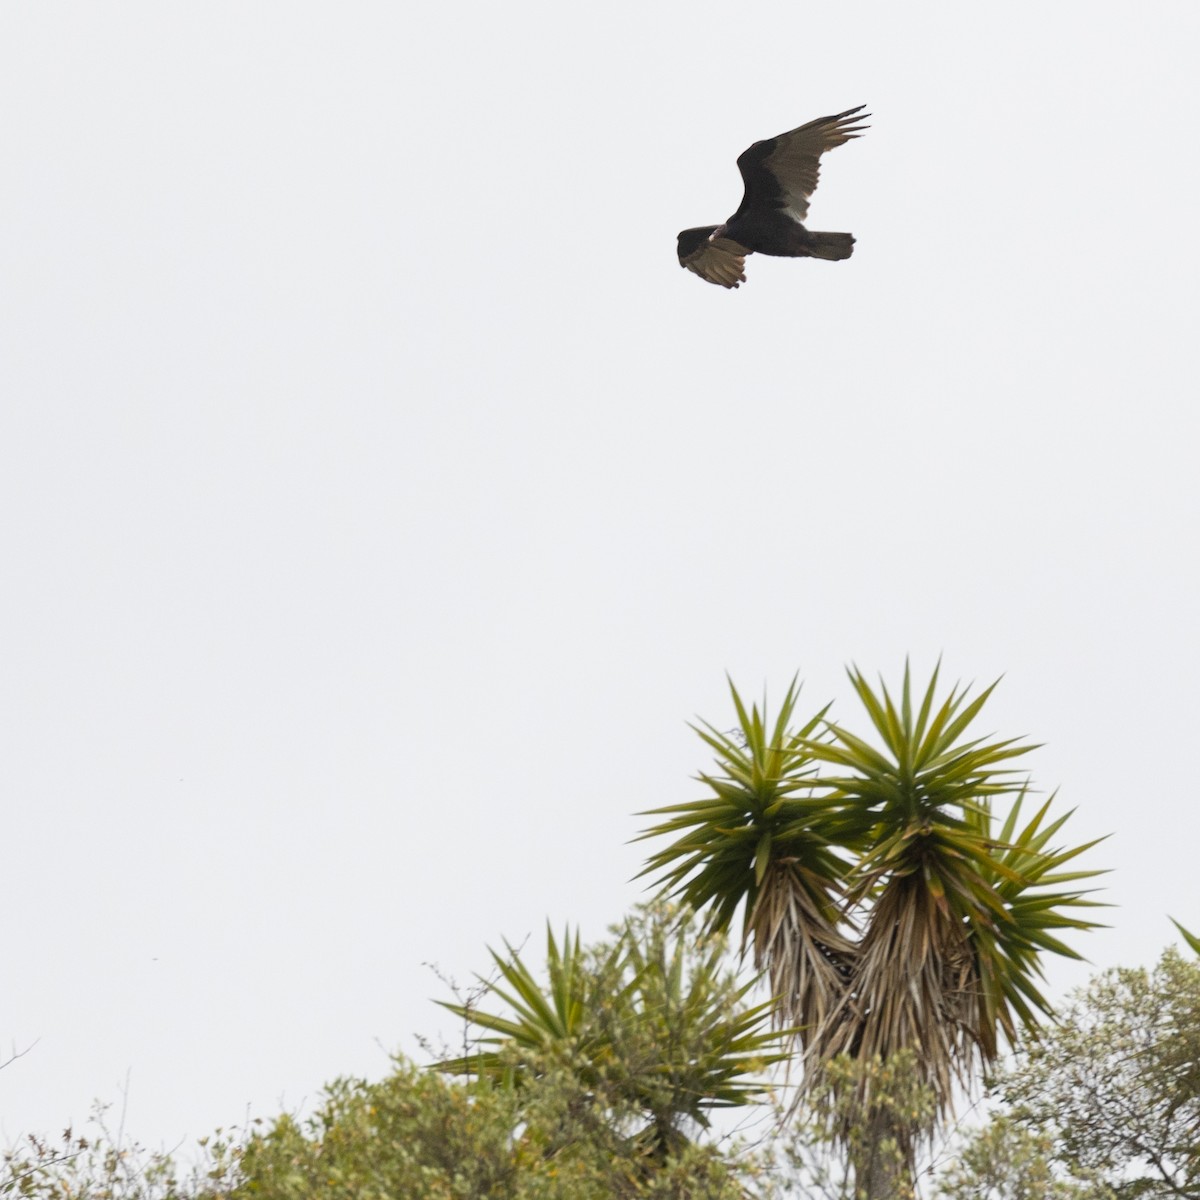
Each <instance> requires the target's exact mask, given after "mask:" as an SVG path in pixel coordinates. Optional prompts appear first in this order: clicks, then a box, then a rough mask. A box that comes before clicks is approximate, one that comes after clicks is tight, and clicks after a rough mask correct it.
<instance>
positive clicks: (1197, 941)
mask: <svg viewBox="0 0 1200 1200" xmlns="http://www.w3.org/2000/svg"><path fill="white" fill-rule="evenodd" d="M1171 924H1172V925H1174V926H1175V928H1176V929H1178V930H1179V932H1180V933H1181V934H1183V940H1184V941H1185V942H1187V944H1188V945H1189V946H1191V948H1192V949H1193V950H1195V952H1196V953H1197V954H1200V937H1197V936H1196V935H1195V934H1194V933H1189V932H1188V931H1187V930H1186V929H1184V927H1183V926H1182V925H1180V923H1179V922H1178V921H1177V920H1175V918H1174V917H1172V918H1171Z"/></svg>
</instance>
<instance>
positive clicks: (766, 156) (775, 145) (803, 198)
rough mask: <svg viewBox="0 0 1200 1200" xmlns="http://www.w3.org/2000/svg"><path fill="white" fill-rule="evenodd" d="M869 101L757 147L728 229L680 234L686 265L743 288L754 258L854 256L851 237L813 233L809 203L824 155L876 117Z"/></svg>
mask: <svg viewBox="0 0 1200 1200" xmlns="http://www.w3.org/2000/svg"><path fill="white" fill-rule="evenodd" d="M865 107H866V105H865V104H860V105H859V106H858V107H857V108H848V109H847V110H846V111H845V112H843V113H838V114H836V116H832V117H818V118H817V120H815V121H809V123H808V124H807V125H801V126H800V128H799V129H793V130H792V131H791V133H781V134H780V135H779V136H778V137H773V138H767V140H766V141H764V142H755V143H754V145H753V146H751V147H750V149H749V150H747V151H746V152H745V153H744V154H742V155H741V156H740V157H739V158H738V160H737V164H738V170H739V171H741V173H742V181H743V183H745V185H746V190H745V193H744V194H743V196H742V202H741V204H740V205H738V210H737V212H735V213H734V214H733V216H732V217H730V218H729V220H728V221H726V222H725V224H724V225H702V226H700V227H699V228H697V229H685V230H684V231H683V232H682V233H681V234H680V235H679V265H680V266H681V267H687V269H688V270H689V271H694V272H695V273H696V274H697V275H699V276H700V278H701V279H704V280H707V281H708V282H709V283H715V284H719V285H720V286H721V287H724V288H735V287H737V285H738V284H739V283H745V282H746V255H747V254H772V255H776V256H779V257H782V258H825V259H830V260H832V261H837V260H838V259H841V258H849V257H850V255H851V254H853V253H854V237H853V235H851V234H849V233H816V232H813V231H812V230H809V229H805V228H804V225H803V224H802V222H803V221H804V218H805V217H806V216H808V198H809V196H811V195H812V194H813V192H815V191H816V190H817V178H818V176H819V174H820V170H821V155H822V154H824V153H825V151H826V150H832V149H833V148H834V147H835V146H840V145H842V144H843V143H845V142H848V141H849V140H850V139H851V138H855V137H859V136H861V134H862V132H863V130H864V129H866V128H867V126H866V125H863V124H862V122H863V121H865V120H866V119H867V117H869V116H870V115H871V114H870V113H864V112H863V109H864V108H865Z"/></svg>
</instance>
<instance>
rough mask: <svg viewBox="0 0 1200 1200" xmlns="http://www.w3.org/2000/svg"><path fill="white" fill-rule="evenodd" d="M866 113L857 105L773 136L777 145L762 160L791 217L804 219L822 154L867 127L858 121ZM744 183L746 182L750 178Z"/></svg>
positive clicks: (813, 190) (814, 188) (818, 175)
mask: <svg viewBox="0 0 1200 1200" xmlns="http://www.w3.org/2000/svg"><path fill="white" fill-rule="evenodd" d="M868 115H869V114H867V113H864V112H862V107H861V106H860V107H859V108H852V109H849V110H848V111H847V112H844V113H838V114H837V115H836V116H832V117H819V118H818V119H817V120H815V121H809V123H808V124H807V125H801V126H800V128H799V129H793V130H792V131H791V133H784V134H780V136H779V137H777V138H775V143H776V145H775V146H774V147H773V148H772V150H771V152H770V153H769V154H768V155H767V156H766V158H764V159H763V160H762V163H763V166H764V167H766V169H767V170H768V171H770V173H771V174H772V175H773V176H774V177H775V179H776V181H777V182H778V184H779V190H780V192H782V194H783V200H784V207H785V208H786V210H787V213H788V215H789V216H790V217H791V218H792V219H793V220H796V221H803V220H804V219H805V217H807V216H808V199H809V197H810V196H811V195H812V194H813V192H815V191H816V190H817V180H818V179H819V178H820V172H821V155H822V154H824V153H825V151H826V150H832V149H833V148H834V147H835V146H842V145H845V143H846V142H848V141H849V140H850V139H851V138H855V137H858V136H859V135H860V134H861V133H862V131H863V130H864V129H866V128H867V127H866V126H865V125H862V124H860V123H859V122H861V121H863V120H864V119H865V118H866V117H867V116H868ZM739 165H741V163H740V160H739ZM743 174H745V172H743ZM746 182H747V185H749V183H750V181H749V180H747V181H746Z"/></svg>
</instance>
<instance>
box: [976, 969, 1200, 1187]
mask: <svg viewBox="0 0 1200 1200" xmlns="http://www.w3.org/2000/svg"><path fill="white" fill-rule="evenodd" d="M1060 1017H1061V1019H1060V1021H1059V1022H1058V1023H1057V1024H1056V1025H1054V1026H1053V1027H1052V1028H1051V1029H1050V1030H1048V1031H1047V1032H1046V1033H1045V1034H1044V1036H1043V1037H1042V1038H1040V1039H1039V1040H1038V1041H1036V1042H1031V1043H1030V1044H1029V1045H1028V1046H1027V1047H1026V1048H1025V1049H1024V1050H1023V1051H1022V1052H1021V1054H1020V1055H1019V1056H1018V1058H1017V1060H1016V1062H1015V1064H1014V1065H1013V1067H1012V1068H1011V1070H1009V1071H1007V1072H1006V1073H1005V1074H1004V1075H1003V1076H1002V1078H1001V1079H1000V1080H999V1084H998V1087H999V1091H1000V1093H1001V1094H1002V1095H1003V1096H1004V1098H1005V1099H1006V1100H1007V1101H1008V1103H1009V1104H1010V1105H1011V1106H1012V1112H1013V1115H1014V1116H1015V1117H1016V1118H1017V1119H1019V1120H1020V1121H1021V1122H1022V1123H1023V1125H1024V1126H1025V1127H1026V1128H1029V1129H1032V1130H1034V1131H1036V1132H1038V1133H1040V1134H1042V1135H1044V1136H1046V1137H1048V1138H1049V1139H1050V1144H1051V1156H1052V1158H1053V1161H1054V1162H1055V1163H1056V1164H1057V1165H1058V1167H1059V1168H1060V1169H1061V1171H1062V1172H1063V1173H1064V1174H1065V1175H1066V1176H1067V1177H1070V1178H1074V1179H1078V1180H1081V1181H1084V1182H1087V1183H1090V1184H1093V1185H1096V1186H1100V1187H1103V1188H1106V1189H1107V1190H1108V1192H1110V1193H1111V1194H1112V1195H1113V1196H1115V1197H1119V1198H1124V1197H1140V1198H1142V1200H1158V1198H1159V1197H1163V1198H1164V1200H1165V1198H1166V1197H1175V1198H1176V1200H1181V1198H1192V1200H1200V962H1198V961H1195V960H1185V959H1184V958H1183V956H1182V955H1180V954H1179V952H1178V951H1177V950H1174V949H1170V950H1167V951H1166V952H1165V953H1164V954H1163V956H1162V958H1161V959H1160V960H1159V962H1158V964H1157V965H1156V966H1155V967H1154V969H1153V970H1146V969H1144V968H1132V969H1130V968H1117V969H1114V970H1110V971H1105V972H1104V973H1102V974H1101V975H1099V976H1097V977H1096V978H1095V979H1093V980H1092V982H1091V983H1090V984H1089V985H1088V987H1087V988H1086V989H1083V990H1082V991H1080V992H1078V993H1076V994H1075V995H1074V997H1073V998H1072V1000H1071V1001H1070V1003H1069V1004H1068V1005H1067V1006H1066V1007H1065V1009H1064V1010H1063V1011H1062V1013H1061V1014H1060Z"/></svg>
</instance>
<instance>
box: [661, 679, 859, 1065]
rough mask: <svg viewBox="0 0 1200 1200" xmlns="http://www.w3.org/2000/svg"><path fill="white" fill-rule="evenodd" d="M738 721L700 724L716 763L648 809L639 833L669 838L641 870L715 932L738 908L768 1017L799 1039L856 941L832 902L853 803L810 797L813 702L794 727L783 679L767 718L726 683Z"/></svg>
mask: <svg viewBox="0 0 1200 1200" xmlns="http://www.w3.org/2000/svg"><path fill="white" fill-rule="evenodd" d="M730 691H731V693H732V696H733V702H734V707H735V709H736V711H737V717H738V730H737V731H736V733H734V734H729V733H721V732H719V731H718V730H716V729H715V728H714V727H713V726H711V725H709V724H707V723H704V724H703V725H702V726H696V727H694V728H696V732H697V733H698V734H699V735H700V737H701V738H702V739H703V740H704V741H705V742H706V743H707V744H708V745H709V746H710V747H711V748H712V749H713V750H714V751H716V755H717V768H716V770H714V771H713V772H711V773H706V774H702V775H700V776H699V779H700V782H701V783H703V784H705V786H706V787H707V789H708V791H709V793H710V794H709V795H708V796H707V797H705V798H703V799H701V800H696V801H690V802H688V803H686V804H675V805H670V806H667V807H665V808H658V809H653V810H651V812H650V813H649V814H645V815H651V816H658V817H662V818H665V819H663V820H661V821H660V822H659V823H658V824H656V825H654V826H652V827H651V828H650V829H648V830H647V831H646V832H645V833H643V834H642V837H643V838H647V837H659V836H663V835H675V840H674V841H673V842H672V843H671V844H670V845H668V846H667V847H666V848H665V849H663V850H659V851H658V852H656V853H655V854H652V855H651V856H650V858H649V860H648V862H647V866H646V868H645V870H644V871H643V872H642V874H649V873H658V882H659V883H660V884H661V885H662V886H663V887H664V889H665V890H667V891H668V892H669V893H671V894H672V895H673V896H675V897H676V898H678V899H679V900H681V901H682V902H684V903H685V904H687V905H689V906H690V907H691V908H693V909H695V910H696V911H698V912H703V913H705V914H706V917H707V921H708V924H709V927H710V928H712V929H716V930H725V929H727V928H728V927H729V925H730V924H731V923H732V921H733V919H734V917H735V916H736V914H737V912H738V909H739V908H741V909H742V912H743V926H742V945H743V948H746V947H748V946H749V945H751V944H752V945H753V949H754V958H755V963H756V965H759V966H762V965H764V964H765V965H766V966H767V968H768V970H769V972H770V980H771V986H772V991H773V994H774V995H775V1003H776V1013H775V1015H776V1020H777V1023H778V1025H779V1026H781V1027H790V1028H792V1029H793V1030H794V1031H795V1032H796V1035H797V1036H798V1037H799V1039H800V1041H801V1044H805V1043H806V1042H807V1040H808V1039H809V1037H810V1036H811V1034H812V1032H813V1031H814V1030H816V1029H817V1028H818V1027H820V1026H821V1025H822V1023H823V1022H824V1021H825V1019H826V1017H827V1016H828V1014H829V1013H830V1011H831V1010H832V1008H833V1007H834V1006H835V1005H836V1004H837V1003H838V1001H839V998H840V996H841V994H842V992H843V991H844V990H845V987H846V980H847V978H848V977H849V976H850V975H851V974H852V973H853V970H854V954H855V949H854V944H853V942H851V941H850V940H849V939H847V938H846V936H845V935H844V934H843V933H842V932H841V931H840V929H839V924H840V921H841V914H840V902H841V892H842V885H843V880H844V878H845V875H846V872H847V869H848V865H849V864H848V861H847V859H846V857H845V851H846V850H854V849H856V848H858V846H859V843H860V842H861V839H862V834H863V826H862V823H861V821H860V820H859V817H858V814H857V813H856V811H855V810H853V809H852V808H850V807H849V806H847V805H843V804H841V803H839V802H836V801H831V800H830V798H829V797H828V796H827V795H815V796H814V794H813V789H814V786H815V785H816V784H817V782H818V781H817V780H816V778H815V760H814V757H813V755H812V753H811V751H810V749H809V747H810V746H812V745H814V744H820V743H819V739H818V740H816V741H814V740H813V735H814V734H815V733H816V732H817V730H818V727H819V725H820V723H821V721H822V719H823V717H824V713H825V711H826V710H825V709H822V711H821V712H820V713H818V714H817V715H816V716H815V717H813V718H812V719H811V720H810V721H808V722H807V723H806V724H804V725H803V726H801V727H800V728H799V729H793V728H792V720H793V716H794V714H795V709H796V703H797V699H798V694H799V693H798V688H797V685H796V682H795V681H793V683H792V686H791V687H789V688H788V691H787V694H786V695H785V696H784V698H783V702H782V703H781V705H780V707H779V712H778V713H777V715H776V717H775V720H774V721H773V722H772V721H770V720H769V719H768V717H767V707H766V702H765V701H764V703H763V707H762V710H761V711H760V710H759V707H758V706H757V705H753V706H752V707H750V708H747V707H746V705H745V704H744V703H743V701H742V699H741V697H740V696H739V695H738V692H737V689H736V688H735V687H734V686H733V685H732V683H731V684H730Z"/></svg>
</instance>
